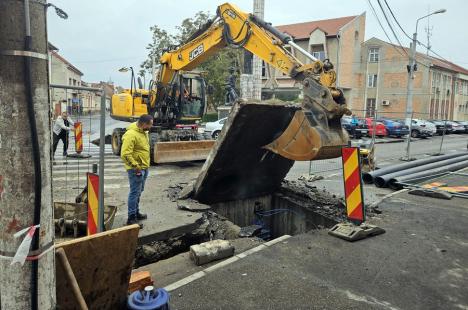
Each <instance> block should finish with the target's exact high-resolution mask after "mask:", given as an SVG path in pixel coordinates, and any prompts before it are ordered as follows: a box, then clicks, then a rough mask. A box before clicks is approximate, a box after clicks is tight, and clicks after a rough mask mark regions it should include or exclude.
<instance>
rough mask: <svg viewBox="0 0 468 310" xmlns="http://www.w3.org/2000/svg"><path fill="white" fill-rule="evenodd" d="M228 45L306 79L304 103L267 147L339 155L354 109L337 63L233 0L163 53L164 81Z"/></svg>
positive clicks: (298, 155)
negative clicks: (340, 85)
mask: <svg viewBox="0 0 468 310" xmlns="http://www.w3.org/2000/svg"><path fill="white" fill-rule="evenodd" d="M226 46H231V47H239V48H245V49H246V50H248V51H250V52H251V53H253V54H254V55H256V56H257V57H259V58H261V59H262V60H263V61H264V62H265V63H267V64H269V65H271V66H273V67H274V68H276V69H278V70H280V71H281V72H283V73H285V74H287V75H289V76H291V77H292V78H293V79H295V80H297V81H300V82H301V83H302V85H303V93H304V101H303V103H302V109H300V110H298V111H297V112H296V114H295V116H294V118H293V120H292V121H291V123H290V125H289V127H288V128H287V129H286V130H285V131H284V132H283V134H282V135H281V136H280V137H278V138H277V139H276V140H275V141H273V142H272V143H270V144H268V145H266V146H265V148H266V149H269V150H270V151H272V152H274V153H277V154H279V155H281V156H283V157H286V158H289V159H293V160H312V159H321V158H332V157H337V156H339V155H340V148H341V146H342V145H346V144H347V141H348V136H347V134H346V133H345V131H344V130H343V129H342V127H341V123H340V120H341V117H342V116H343V114H345V113H348V114H349V110H348V109H347V107H346V104H345V100H344V97H343V94H342V92H341V91H340V90H339V89H337V88H336V86H335V81H336V73H335V71H334V70H333V65H332V64H331V63H330V62H328V61H326V62H321V61H319V60H317V59H315V58H314V57H313V56H312V55H310V54H309V53H308V52H307V51H304V50H302V49H301V48H300V47H299V46H298V45H296V44H295V43H294V42H293V41H292V39H291V38H290V37H289V36H287V35H286V34H284V33H281V32H279V31H278V30H277V29H275V28H274V27H272V26H271V25H270V24H268V23H266V22H265V21H263V20H261V19H259V18H257V17H255V16H254V15H252V14H247V13H244V12H242V11H241V10H240V9H239V8H237V7H236V6H234V5H232V4H229V3H225V4H222V5H220V6H219V7H218V9H217V16H216V18H215V19H214V20H213V21H210V22H209V23H207V24H206V25H205V26H204V27H202V28H201V29H200V30H199V31H197V33H195V34H194V35H192V37H191V38H190V39H189V40H188V42H187V43H185V44H183V45H182V46H180V47H179V48H178V49H176V50H174V51H170V52H167V53H165V54H164V55H163V56H162V57H161V59H160V63H161V69H160V71H159V76H158V81H159V83H160V85H162V86H166V85H169V84H170V83H171V81H172V80H173V77H174V76H175V75H176V73H177V72H178V71H188V70H192V69H195V68H196V67H197V66H199V65H200V64H201V63H203V62H204V61H206V60H207V59H208V58H209V57H210V56H211V55H213V54H215V53H217V52H219V50H221V49H222V48H224V47H226ZM288 48H295V49H297V50H299V51H300V52H302V53H304V54H305V55H306V56H307V57H309V58H310V59H311V60H312V62H311V63H310V64H303V63H302V62H301V61H299V60H298V59H297V58H296V57H294V56H293V54H292V53H291V52H290V51H289V50H288Z"/></svg>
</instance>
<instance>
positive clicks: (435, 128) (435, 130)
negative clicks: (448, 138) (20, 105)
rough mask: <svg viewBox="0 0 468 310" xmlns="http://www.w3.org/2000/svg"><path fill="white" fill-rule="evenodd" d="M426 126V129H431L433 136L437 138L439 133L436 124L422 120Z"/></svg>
mask: <svg viewBox="0 0 468 310" xmlns="http://www.w3.org/2000/svg"><path fill="white" fill-rule="evenodd" d="M421 121H423V122H424V123H425V124H426V128H429V129H430V130H431V131H432V135H433V136H435V134H436V132H437V127H436V125H435V124H434V123H432V122H430V121H427V120H421Z"/></svg>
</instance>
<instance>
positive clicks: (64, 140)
mask: <svg viewBox="0 0 468 310" xmlns="http://www.w3.org/2000/svg"><path fill="white" fill-rule="evenodd" d="M60 140H62V143H63V155H64V156H65V155H66V154H67V150H68V132H66V131H62V132H60V134H59V135H57V134H55V133H54V138H53V144H52V149H53V150H54V155H55V151H56V150H57V145H58V142H59V141H60Z"/></svg>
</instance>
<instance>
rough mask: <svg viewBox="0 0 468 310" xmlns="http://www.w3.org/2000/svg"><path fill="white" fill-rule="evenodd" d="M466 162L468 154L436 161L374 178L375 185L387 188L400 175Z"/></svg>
mask: <svg viewBox="0 0 468 310" xmlns="http://www.w3.org/2000/svg"><path fill="white" fill-rule="evenodd" d="M465 160H468V154H467V155H465V156H459V157H455V158H450V159H446V160H441V161H436V162H434V163H430V164H425V165H420V166H416V167H413V168H409V169H404V170H400V171H395V172H393V173H389V174H384V175H380V176H378V177H375V178H374V184H375V186H377V187H387V185H388V181H390V180H391V179H393V178H396V177H398V176H400V175H408V174H413V173H416V172H421V171H426V170H430V169H434V168H439V167H442V166H448V165H451V164H455V163H459V162H461V161H465Z"/></svg>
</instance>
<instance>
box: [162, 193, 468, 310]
mask: <svg viewBox="0 0 468 310" xmlns="http://www.w3.org/2000/svg"><path fill="white" fill-rule="evenodd" d="M380 209H381V210H382V211H383V213H382V214H381V215H380V216H379V217H377V218H374V219H372V220H371V223H373V224H376V225H378V226H380V227H382V228H384V229H385V230H386V233H385V234H383V235H380V236H376V237H372V238H369V239H366V240H362V241H357V242H354V243H350V242H346V241H343V240H340V239H337V238H333V237H330V236H329V235H327V231H325V230H318V231H311V232H309V233H307V234H301V235H297V236H293V237H292V238H290V239H288V240H287V241H286V242H281V243H278V244H276V245H274V246H272V247H269V248H267V249H264V250H262V251H259V252H256V253H254V254H252V255H249V256H247V257H245V258H243V259H240V260H238V261H236V262H233V263H232V264H230V265H228V266H225V267H223V268H221V269H218V270H215V271H213V272H211V273H209V274H207V275H206V276H205V277H202V278H200V279H197V280H195V281H193V282H191V283H189V284H187V285H185V286H182V287H180V288H178V289H176V290H174V291H172V292H171V309H180V310H182V309H385V310H398V309H434V310H435V309H467V308H468V295H467V294H466V285H467V279H468V278H467V276H468V267H467V266H468V247H467V243H466V227H467V224H468V222H467V215H468V208H467V207H466V202H465V201H464V200H463V199H454V200H434V199H432V198H427V197H415V196H411V195H408V194H407V193H401V194H399V195H397V196H394V197H392V198H390V199H387V200H386V201H384V202H382V203H381V204H380Z"/></svg>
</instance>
